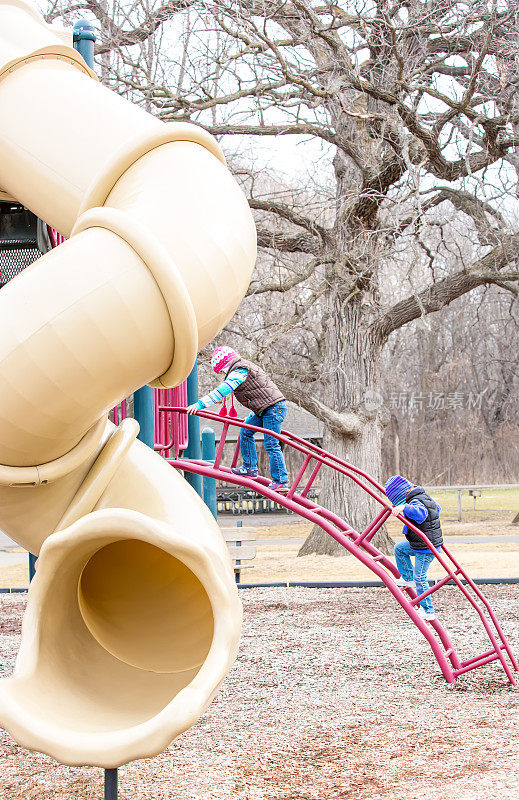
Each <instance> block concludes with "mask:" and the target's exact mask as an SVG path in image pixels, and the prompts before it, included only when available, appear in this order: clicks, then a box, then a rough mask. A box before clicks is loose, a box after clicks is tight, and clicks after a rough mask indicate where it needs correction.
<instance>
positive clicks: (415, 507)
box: [385, 475, 443, 620]
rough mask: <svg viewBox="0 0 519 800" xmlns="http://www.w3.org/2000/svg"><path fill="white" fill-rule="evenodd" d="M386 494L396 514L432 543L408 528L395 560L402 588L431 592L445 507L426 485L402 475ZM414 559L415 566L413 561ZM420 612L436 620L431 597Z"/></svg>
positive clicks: (394, 479)
mask: <svg viewBox="0 0 519 800" xmlns="http://www.w3.org/2000/svg"><path fill="white" fill-rule="evenodd" d="M385 488H386V495H387V497H388V498H389V500H391V502H392V503H393V505H394V508H393V509H392V513H393V514H394V515H395V516H397V515H398V514H402V515H403V516H404V517H406V519H408V520H410V522H412V523H413V524H414V525H415V526H416V527H417V528H418V529H419V530H420V531H421V532H422V533H423V534H424V535H425V536H426V537H427V539H428V540H429V542H430V544H429V545H428V544H426V542H424V541H423V539H422V538H421V537H420V536H418V534H417V533H415V532H414V531H412V530H410V529H409V528H408V527H407V525H404V528H403V531H402V533H403V534H404V536H405V537H406V540H405V541H404V542H397V543H396V545H395V560H396V565H397V567H398V571H399V572H400V575H401V578H398V580H397V581H396V583H397V585H398V586H411V587H413V589H416V592H417V594H419V595H420V594H422V593H423V592H426V591H427V590H428V589H429V581H428V580H427V571H428V569H429V567H430V565H431V563H432V562H433V561H434V555H433V549H434V550H436V551H437V552H440V550H441V546H442V544H443V534H442V528H441V524H440V511H441V507H440V506H439V505H438V503H437V502H436V501H435V500H433V499H432V497H430V496H429V495H428V494H427V492H426V491H425V489H424V488H423V487H422V486H415V485H414V484H412V483H411V482H410V481H408V480H407V478H404V477H402V475H393V477H391V478H389V480H387V481H386V484H385ZM411 557H414V566H413V563H412V561H411ZM418 613H419V614H420V616H421V617H422V619H425V620H433V619H436V614H435V611H434V606H433V603H432V600H431V595H428V596H427V597H424V599H423V600H422V601H421V602H420V606H419V608H418Z"/></svg>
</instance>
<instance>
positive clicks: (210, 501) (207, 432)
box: [202, 428, 218, 519]
mask: <svg viewBox="0 0 519 800" xmlns="http://www.w3.org/2000/svg"><path fill="white" fill-rule="evenodd" d="M202 458H203V460H204V461H210V462H211V463H212V464H214V460H215V458H216V442H215V435H214V431H213V429H212V428H204V430H203V431H202ZM203 492H204V503H205V504H206V506H207V507H208V508H209V510H210V512H211V514H212V515H213V517H214V518H215V519H218V507H217V504H216V480H215V479H214V478H209V477H208V476H204V480H203Z"/></svg>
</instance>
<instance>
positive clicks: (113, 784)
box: [105, 767, 117, 800]
mask: <svg viewBox="0 0 519 800" xmlns="http://www.w3.org/2000/svg"><path fill="white" fill-rule="evenodd" d="M105 800H117V767H115V768H114V769H105Z"/></svg>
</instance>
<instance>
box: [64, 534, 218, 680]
mask: <svg viewBox="0 0 519 800" xmlns="http://www.w3.org/2000/svg"><path fill="white" fill-rule="evenodd" d="M78 600H79V607H80V611H81V615H82V617H83V620H84V622H85V624H86V626H87V628H88V630H89V631H90V633H91V634H92V636H94V638H95V639H96V640H97V642H98V643H99V644H100V645H101V646H102V647H103V648H104V649H105V650H107V651H108V652H109V653H111V654H112V655H113V656H115V657H116V658H117V659H119V660H120V661H123V662H125V663H126V664H130V665H131V666H134V667H138V668H140V669H143V670H148V671H152V672H161V673H171V672H183V671H188V670H193V669H195V668H197V667H200V666H201V664H202V663H203V662H204V660H205V659H206V657H207V654H208V652H209V649H210V647H211V643H212V639H213V633H214V618H213V612H212V608H211V603H210V601H209V597H208V595H207V592H206V590H205V588H204V586H203V585H202V583H201V581H200V580H199V578H198V577H197V576H196V575H195V574H194V573H193V572H192V570H191V569H189V567H188V566H186V564H184V563H183V562H182V561H180V560H179V559H178V558H176V557H175V556H174V555H171V554H170V553H168V552H166V551H164V550H162V549H161V548H159V547H156V546H155V545H152V544H149V543H148V542H144V541H141V540H138V539H125V540H118V541H115V542H112V543H111V544H108V545H106V546H104V547H102V548H101V549H100V550H98V551H97V552H96V553H94V555H93V556H92V557H91V558H90V559H89V561H88V562H87V563H86V565H85V567H84V568H83V571H82V573H81V577H80V580H79V585H78Z"/></svg>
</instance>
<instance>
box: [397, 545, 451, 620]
mask: <svg viewBox="0 0 519 800" xmlns="http://www.w3.org/2000/svg"><path fill="white" fill-rule="evenodd" d="M435 549H436V552H438V553H439V552H440V550H441V547H436V548H435ZM411 556H414V567H413V563H412V561H411ZM395 561H396V565H397V567H398V571H399V573H400V575H401V576H402V578H404V579H405V580H406V581H414V582H415V583H416V593H417V594H418V595H420V594H422V593H423V592H426V591H427V589H428V588H429V581H428V580H427V570H428V569H429V567H430V566H431V563H432V562H433V561H434V555H433V553H432V551H431V550H413V548H412V547H411V545H410V544H409V542H408V541H407V539H404V541H403V542H397V543H396V544H395ZM420 605H421V606H422V608H423V610H424V611H426V612H427V613H428V614H434V606H433V604H432V600H431V595H428V596H427V597H424V599H423V600H422V601H421V602H420Z"/></svg>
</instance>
